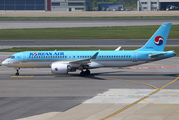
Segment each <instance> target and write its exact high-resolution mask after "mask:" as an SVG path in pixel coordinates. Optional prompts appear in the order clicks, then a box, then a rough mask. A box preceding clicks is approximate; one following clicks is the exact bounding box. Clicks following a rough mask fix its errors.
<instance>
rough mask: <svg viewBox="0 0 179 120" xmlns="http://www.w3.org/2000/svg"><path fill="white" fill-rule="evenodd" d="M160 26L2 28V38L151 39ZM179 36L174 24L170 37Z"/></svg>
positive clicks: (0, 32)
mask: <svg viewBox="0 0 179 120" xmlns="http://www.w3.org/2000/svg"><path fill="white" fill-rule="evenodd" d="M159 27H160V26H158V25H157V26H127V27H121V26H120V27H84V28H43V29H40V28H37V29H1V30H0V40H68V39H73V40H75V39H77V40H80V39H149V38H150V37H151V36H152V35H153V34H154V32H155V31H156V30H157V29H158V28H159ZM178 38H179V25H172V27H171V30H170V34H169V39H178Z"/></svg>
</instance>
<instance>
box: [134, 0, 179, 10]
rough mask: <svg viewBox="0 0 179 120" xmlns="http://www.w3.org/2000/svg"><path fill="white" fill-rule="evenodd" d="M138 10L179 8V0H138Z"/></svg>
mask: <svg viewBox="0 0 179 120" xmlns="http://www.w3.org/2000/svg"><path fill="white" fill-rule="evenodd" d="M137 10H138V11H158V10H179V0H139V1H137Z"/></svg>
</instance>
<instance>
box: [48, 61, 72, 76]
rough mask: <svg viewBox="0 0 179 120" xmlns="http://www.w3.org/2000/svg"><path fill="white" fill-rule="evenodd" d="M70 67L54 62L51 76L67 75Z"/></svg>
mask: <svg viewBox="0 0 179 120" xmlns="http://www.w3.org/2000/svg"><path fill="white" fill-rule="evenodd" d="M70 69H71V67H70V66H69V65H67V64H63V63H61V62H54V63H52V65H51V72H52V74H68V71H70Z"/></svg>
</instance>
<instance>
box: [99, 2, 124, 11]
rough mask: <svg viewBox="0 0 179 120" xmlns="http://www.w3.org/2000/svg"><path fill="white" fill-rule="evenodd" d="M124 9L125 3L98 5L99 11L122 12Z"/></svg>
mask: <svg viewBox="0 0 179 120" xmlns="http://www.w3.org/2000/svg"><path fill="white" fill-rule="evenodd" d="M123 9H124V4H123V3H100V4H98V10H99V11H120V10H123Z"/></svg>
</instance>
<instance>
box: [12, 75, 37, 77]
mask: <svg viewBox="0 0 179 120" xmlns="http://www.w3.org/2000/svg"><path fill="white" fill-rule="evenodd" d="M11 77H34V75H32V76H11Z"/></svg>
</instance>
